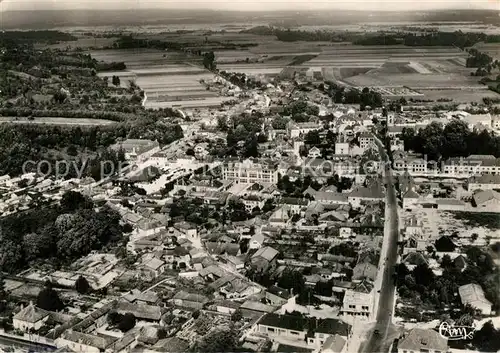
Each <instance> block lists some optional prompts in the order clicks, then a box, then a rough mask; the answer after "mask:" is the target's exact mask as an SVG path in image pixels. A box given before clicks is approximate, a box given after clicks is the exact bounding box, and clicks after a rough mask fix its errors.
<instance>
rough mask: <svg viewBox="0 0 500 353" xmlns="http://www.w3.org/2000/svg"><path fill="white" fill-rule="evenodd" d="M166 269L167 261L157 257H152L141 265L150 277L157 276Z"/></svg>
mask: <svg viewBox="0 0 500 353" xmlns="http://www.w3.org/2000/svg"><path fill="white" fill-rule="evenodd" d="M165 269H166V264H165V262H164V261H162V260H160V259H157V258H152V259H150V260H149V261H147V262H145V263H144V264H143V265H142V266H141V272H142V273H143V274H144V275H146V276H148V277H149V278H156V277H158V276H160V275H161V274H162V273H163V272H165Z"/></svg>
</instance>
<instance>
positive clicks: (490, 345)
mask: <svg viewBox="0 0 500 353" xmlns="http://www.w3.org/2000/svg"><path fill="white" fill-rule="evenodd" d="M472 344H473V345H474V347H476V348H477V349H478V350H480V351H481V352H498V350H500V331H499V330H497V329H496V328H495V326H494V325H493V322H492V321H491V320H490V321H488V322H486V323H485V324H484V325H483V327H481V329H480V330H477V331H476V332H475V333H474V337H473V339H472Z"/></svg>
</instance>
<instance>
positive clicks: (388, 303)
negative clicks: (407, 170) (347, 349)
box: [360, 138, 399, 353]
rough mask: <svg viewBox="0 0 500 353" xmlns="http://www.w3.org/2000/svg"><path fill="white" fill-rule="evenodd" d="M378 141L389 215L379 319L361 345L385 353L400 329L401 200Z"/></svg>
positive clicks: (379, 281)
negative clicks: (395, 274) (397, 269)
mask: <svg viewBox="0 0 500 353" xmlns="http://www.w3.org/2000/svg"><path fill="white" fill-rule="evenodd" d="M375 142H376V144H377V146H378V149H379V152H380V155H381V157H382V162H383V164H385V167H384V170H383V175H384V179H385V183H386V199H385V202H386V206H385V207H386V212H385V215H386V219H385V226H384V241H383V244H382V249H381V256H382V259H381V267H380V272H379V274H378V278H377V281H376V283H377V286H378V287H376V288H375V289H376V290H377V291H379V290H380V292H377V293H376V300H375V303H376V308H375V311H374V315H375V317H376V323H375V326H374V328H373V330H372V331H371V332H370V334H369V335H368V338H367V341H366V342H364V344H362V345H361V349H360V352H381V353H386V352H389V349H390V346H391V344H392V342H393V340H394V339H395V338H397V337H398V330H397V328H396V326H395V325H394V324H393V323H392V316H393V310H394V305H395V303H394V298H395V290H396V287H395V285H394V282H393V278H392V274H393V270H394V266H395V265H396V261H397V257H398V236H399V229H398V201H397V198H396V189H395V185H394V177H393V175H392V169H391V165H390V161H389V157H388V155H387V153H386V151H385V148H384V145H383V144H382V142H381V141H380V140H378V139H377V138H375Z"/></svg>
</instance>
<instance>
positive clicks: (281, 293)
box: [267, 286, 290, 299]
mask: <svg viewBox="0 0 500 353" xmlns="http://www.w3.org/2000/svg"><path fill="white" fill-rule="evenodd" d="M267 291H268V292H269V293H271V294H274V295H277V296H278V297H281V298H283V299H288V298H290V292H289V291H288V290H286V289H284V288H280V287H278V286H271V287H269V288H268V289H267Z"/></svg>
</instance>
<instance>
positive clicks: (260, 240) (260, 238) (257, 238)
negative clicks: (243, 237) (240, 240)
mask: <svg viewBox="0 0 500 353" xmlns="http://www.w3.org/2000/svg"><path fill="white" fill-rule="evenodd" d="M265 240H266V237H265V236H264V234H262V233H260V232H258V233H255V234H254V235H252V237H251V238H250V243H252V242H254V241H255V242H257V243H259V244H261V245H262V244H264V241H265Z"/></svg>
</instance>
